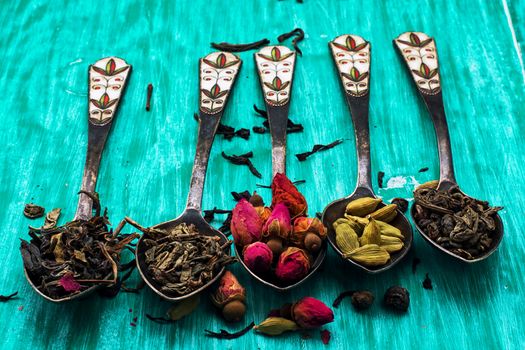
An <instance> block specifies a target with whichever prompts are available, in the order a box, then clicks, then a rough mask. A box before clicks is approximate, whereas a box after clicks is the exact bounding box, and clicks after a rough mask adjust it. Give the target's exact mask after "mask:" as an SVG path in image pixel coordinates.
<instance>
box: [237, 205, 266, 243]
mask: <svg viewBox="0 0 525 350" xmlns="http://www.w3.org/2000/svg"><path fill="white" fill-rule="evenodd" d="M262 225H263V221H262V220H261V218H260V217H259V214H258V213H257V210H255V208H254V206H253V205H251V204H250V202H248V201H247V200H246V199H244V198H243V199H241V200H240V201H239V203H237V205H236V206H235V208H233V213H232V220H231V224H230V229H231V232H232V235H233V240H234V241H235V244H237V245H240V246H242V247H244V246H245V245H247V244H250V243H252V242H255V241H258V240H260V239H261V231H262Z"/></svg>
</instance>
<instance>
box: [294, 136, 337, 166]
mask: <svg viewBox="0 0 525 350" xmlns="http://www.w3.org/2000/svg"><path fill="white" fill-rule="evenodd" d="M341 143H343V140H342V139H339V140H335V141H334V142H332V143H329V144H327V145H314V147H313V148H312V150H311V151H309V152H304V153H299V154H296V155H295V156H296V157H297V159H299V161H300V162H302V161H305V160H306V158H308V157H309V156H311V155H312V154H314V153H317V152H320V151H326V150H328V149H331V148H334V147H335V146H337V145H339V144H341Z"/></svg>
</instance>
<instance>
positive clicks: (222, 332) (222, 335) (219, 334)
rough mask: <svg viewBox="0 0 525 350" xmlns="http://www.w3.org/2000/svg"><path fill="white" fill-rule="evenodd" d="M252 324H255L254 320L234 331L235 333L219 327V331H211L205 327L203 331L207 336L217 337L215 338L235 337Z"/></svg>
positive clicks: (252, 325) (251, 326)
mask: <svg viewBox="0 0 525 350" xmlns="http://www.w3.org/2000/svg"><path fill="white" fill-rule="evenodd" d="M254 326H255V322H252V323H250V324H249V325H247V326H246V327H244V328H243V329H241V330H240V331H238V332H235V333H230V332H228V331H226V330H224V329H221V330H220V332H212V331H209V330H207V329H205V330H204V331H205V332H206V335H207V336H208V337H212V338H217V339H236V338H239V337H241V336H243V335H245V334H246V333H248V332H249V331H250V330H251V329H252V328H253V327H254Z"/></svg>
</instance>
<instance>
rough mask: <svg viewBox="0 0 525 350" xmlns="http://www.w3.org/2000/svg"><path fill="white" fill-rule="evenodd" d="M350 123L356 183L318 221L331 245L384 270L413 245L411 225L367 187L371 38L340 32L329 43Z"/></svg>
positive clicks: (367, 267)
mask: <svg viewBox="0 0 525 350" xmlns="http://www.w3.org/2000/svg"><path fill="white" fill-rule="evenodd" d="M329 47H330V50H331V52H332V57H333V60H334V63H335V66H336V68H337V72H338V75H339V78H340V81H341V84H342V85H341V86H342V89H343V92H344V95H345V99H346V102H347V104H348V106H349V108H350V114H351V116H352V121H353V124H354V131H355V138H356V147H357V161H358V166H357V171H358V176H357V185H356V188H355V190H354V192H353V193H352V194H351V195H349V196H347V197H344V198H341V199H338V200H335V201H333V202H332V203H330V204H329V205H328V206H327V207H326V208H325V209H324V212H323V216H322V221H323V224H324V225H325V226H326V228H327V230H328V241H329V242H330V244H331V246H332V247H333V248H334V250H335V251H336V252H337V253H338V254H339V255H340V256H341V257H342V258H343V259H345V260H347V261H348V262H349V263H351V264H352V265H354V266H356V267H358V268H360V269H362V270H364V271H366V272H369V273H378V272H382V271H385V270H388V269H389V268H391V267H392V266H394V265H395V264H397V263H398V262H399V261H401V259H403V257H404V256H405V255H406V254H407V252H408V251H409V249H410V247H411V246H412V228H411V226H410V223H409V222H408V220H407V218H406V217H405V216H404V215H403V213H402V212H401V211H400V210H399V209H398V208H397V205H396V204H388V205H387V204H385V203H383V201H382V200H381V199H380V198H377V197H376V195H375V194H374V190H373V189H372V181H371V176H370V173H371V165H370V130H369V125H368V119H369V116H368V115H369V100H370V89H369V86H370V43H369V42H368V41H366V40H365V39H363V38H361V37H360V36H357V35H341V36H338V37H337V38H335V39H334V40H333V41H331V42H330V43H329Z"/></svg>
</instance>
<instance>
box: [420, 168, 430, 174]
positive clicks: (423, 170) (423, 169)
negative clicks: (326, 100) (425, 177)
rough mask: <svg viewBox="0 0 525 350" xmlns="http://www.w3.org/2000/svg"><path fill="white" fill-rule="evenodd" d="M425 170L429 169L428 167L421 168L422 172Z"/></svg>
mask: <svg viewBox="0 0 525 350" xmlns="http://www.w3.org/2000/svg"><path fill="white" fill-rule="evenodd" d="M425 171H428V167H424V168H421V169H419V172H420V173H424V172H425Z"/></svg>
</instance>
